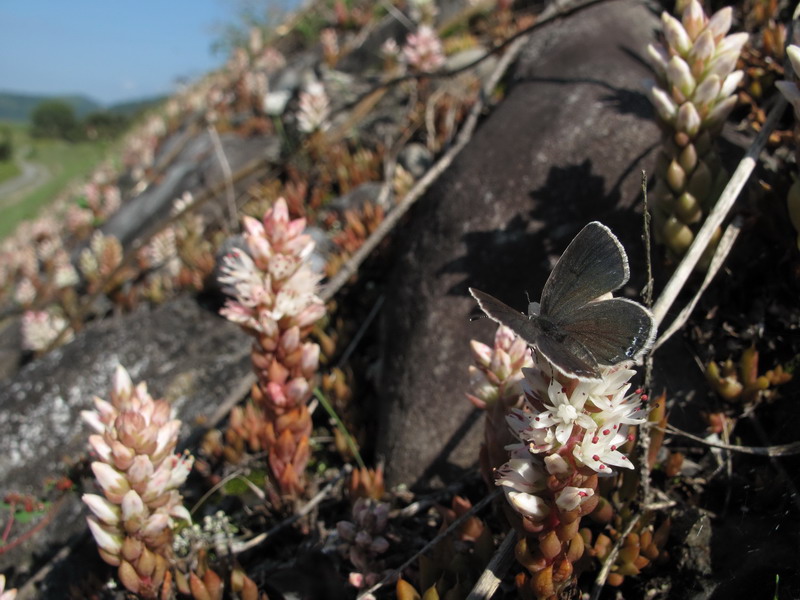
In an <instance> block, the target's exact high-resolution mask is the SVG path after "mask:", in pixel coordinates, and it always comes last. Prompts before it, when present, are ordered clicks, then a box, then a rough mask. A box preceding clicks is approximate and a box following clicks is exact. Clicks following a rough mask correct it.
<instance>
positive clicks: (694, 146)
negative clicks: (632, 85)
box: [647, 0, 747, 262]
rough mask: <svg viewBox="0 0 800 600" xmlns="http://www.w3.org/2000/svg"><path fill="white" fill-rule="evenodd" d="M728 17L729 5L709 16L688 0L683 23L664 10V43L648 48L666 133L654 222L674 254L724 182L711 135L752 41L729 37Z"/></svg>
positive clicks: (653, 92) (726, 110)
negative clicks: (745, 47) (742, 54)
mask: <svg viewBox="0 0 800 600" xmlns="http://www.w3.org/2000/svg"><path fill="white" fill-rule="evenodd" d="M731 14H732V11H731V8H730V7H726V8H723V9H721V10H719V11H718V12H716V13H715V14H714V15H713V16H711V17H710V18H709V17H707V16H706V14H705V13H704V12H703V9H702V7H701V5H700V3H699V2H698V0H690V2H688V3H687V4H686V7H685V9H684V10H683V14H682V17H681V20H680V21H679V20H678V19H676V18H675V17H672V16H671V15H669V14H668V13H666V12H665V13H663V14H662V15H661V21H662V24H663V27H664V36H665V39H666V45H665V46H661V45H653V44H651V45H649V46H648V49H647V51H648V55H649V57H650V60H651V62H652V64H653V67H654V69H655V71H656V75H657V78H658V83H657V85H654V86H652V87H651V89H650V99H651V100H652V102H653V105H654V106H655V108H656V112H657V113H658V116H659V119H660V121H661V123H662V125H663V127H664V130H665V134H666V139H665V142H664V146H663V148H662V151H661V156H660V158H659V165H658V167H657V175H658V184H657V187H656V190H655V197H656V206H655V210H654V227H655V234H656V239H657V240H658V241H660V242H662V243H664V244H666V246H667V247H668V248H669V250H670V251H671V252H672V253H673V254H674V255H675V256H680V255H682V254H683V253H684V252H685V251H686V249H687V248H688V247H689V245H690V244H691V243H692V241H693V240H694V236H695V233H696V230H697V228H699V225H700V224H701V222H702V220H703V217H704V214H705V213H706V212H707V211H708V210H709V209H710V208H711V206H712V205H713V203H714V201H715V200H716V198H717V196H718V195H719V193H720V192H721V189H722V187H724V185H725V183H726V179H727V177H726V175H725V173H724V171H723V170H722V167H721V164H720V160H719V157H718V156H717V154H716V152H715V151H714V148H713V139H714V137H715V136H716V135H717V134H718V133H719V130H720V129H721V128H722V125H723V124H724V122H725V119H726V118H727V117H728V115H729V114H730V112H731V111H732V110H733V108H734V106H735V105H736V101H737V97H736V94H735V92H736V88H737V86H738V85H739V82H740V81H741V80H742V77H743V73H742V71H734V69H735V67H736V61H737V59H738V58H739V53H740V52H741V49H742V46H743V45H744V44H745V42H747V34H746V33H736V34H732V35H726V34H727V32H728V30H729V29H730V26H731ZM714 246H715V244H712V245H711V246H710V248H711V250H710V251H709V254H708V255H707V256H706V257H704V260H705V262H707V261H708V260H710V252H713V247H714Z"/></svg>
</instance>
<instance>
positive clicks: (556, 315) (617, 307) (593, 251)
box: [469, 221, 656, 381]
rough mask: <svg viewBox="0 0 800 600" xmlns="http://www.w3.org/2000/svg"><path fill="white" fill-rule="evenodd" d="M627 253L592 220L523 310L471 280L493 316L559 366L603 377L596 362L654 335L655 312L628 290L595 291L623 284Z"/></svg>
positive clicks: (632, 354)
mask: <svg viewBox="0 0 800 600" xmlns="http://www.w3.org/2000/svg"><path fill="white" fill-rule="evenodd" d="M629 276H630V270H629V268H628V256H627V255H626V254H625V249H624V248H623V247H622V244H620V243H619V240H618V239H617V238H616V236H615V235H614V234H613V233H611V230H610V229H609V228H608V227H606V226H605V225H603V224H602V223H599V222H597V221H593V222H591V223H589V224H588V225H586V227H584V228H583V229H582V230H581V231H580V233H578V235H576V236H575V239H573V240H572V242H570V244H569V246H567V249H566V250H564V254H562V255H561V258H560V259H558V262H557V263H556V266H555V268H554V269H553V272H552V273H550V277H548V278H547V283H545V284H544V290H542V299H541V302H540V303H539V302H531V303H530V304H529V306H528V314H527V315H525V314H523V313H521V312H518V311H516V310H514V309H513V308H511V307H510V306H508V305H507V304H504V303H503V302H501V301H500V300H498V299H497V298H494V297H493V296H490V295H489V294H487V293H485V292H481V291H479V290H476V289H474V288H470V290H469V291H470V293H471V294H472V296H473V297H474V298H475V300H477V301H478V305H479V306H480V307H481V310H483V312H485V313H486V314H487V315H488V316H489V318H490V319H492V320H493V321H496V322H497V323H499V324H501V325H506V326H507V327H510V328H511V329H512V330H513V331H514V332H515V333H516V334H517V335H519V336H520V337H521V338H522V339H524V340H525V341H526V342H528V344H530V345H532V346H534V347H535V348H536V349H537V350H538V352H539V353H540V354H541V355H542V356H543V357H544V358H545V359H547V360H548V361H549V362H550V363H551V364H552V365H553V366H554V367H555V368H556V370H558V371H559V372H561V373H563V374H564V375H566V376H567V377H572V378H575V379H579V380H581V381H593V380H597V379H600V378H601V374H600V367H601V366H609V365H615V364H617V363H619V362H622V361H625V360H635V359H636V358H638V357H640V356H641V355H642V354H643V353H645V352H646V351H647V350H649V349H650V348H651V346H652V345H653V340H654V338H655V333H656V332H655V323H654V321H653V315H652V313H651V312H650V311H649V310H647V309H646V308H645V307H644V306H642V305H641V304H639V303H638V302H634V301H633V300H628V299H627V298H606V299H600V296H603V295H604V294H607V293H608V292H612V291H614V290H616V289H618V288H620V287H622V286H623V285H624V284H625V282H626V281H628V277H629Z"/></svg>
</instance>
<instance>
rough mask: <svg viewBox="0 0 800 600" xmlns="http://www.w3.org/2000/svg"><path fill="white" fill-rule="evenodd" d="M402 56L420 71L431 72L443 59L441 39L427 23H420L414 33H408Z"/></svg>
mask: <svg viewBox="0 0 800 600" xmlns="http://www.w3.org/2000/svg"><path fill="white" fill-rule="evenodd" d="M403 58H404V59H405V61H406V62H407V63H408V65H409V66H410V67H411V68H412V69H414V70H416V71H419V72H420V73H431V72H433V71H436V70H437V69H439V68H440V67H441V66H442V65H443V64H444V61H445V58H444V49H443V48H442V40H441V39H439V36H438V35H437V34H436V32H435V31H434V30H433V29H432V28H431V27H429V26H428V25H420V27H419V29H417V31H416V33H410V34H408V37H407V38H406V43H405V45H404V46H403Z"/></svg>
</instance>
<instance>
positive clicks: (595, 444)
mask: <svg viewBox="0 0 800 600" xmlns="http://www.w3.org/2000/svg"><path fill="white" fill-rule="evenodd" d="M626 441H627V438H626V437H625V435H624V434H623V433H622V432H621V431H620V426H619V424H616V423H614V424H607V425H606V426H604V427H603V428H602V429H597V430H594V431H587V432H586V433H585V434H584V435H583V440H582V441H581V442H580V443H579V444H576V445H575V447H574V448H573V450H572V454H573V455H574V456H575V458H576V459H577V460H578V461H580V462H581V463H582V464H583V465H585V466H587V467H589V468H590V469H592V470H594V471H597V472H598V473H604V474H610V473H612V472H613V471H612V470H611V468H610V467H611V466H615V467H623V468H625V469H632V468H633V465H632V464H631V461H630V460H629V459H628V457H627V456H625V455H624V454H623V453H622V452H620V451H619V450H617V448H619V447H620V446H621V445H622V444H624V443H625V442H626Z"/></svg>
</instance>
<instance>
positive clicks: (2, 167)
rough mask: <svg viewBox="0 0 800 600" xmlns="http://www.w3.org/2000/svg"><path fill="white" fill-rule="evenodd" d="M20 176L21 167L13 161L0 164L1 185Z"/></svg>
mask: <svg viewBox="0 0 800 600" xmlns="http://www.w3.org/2000/svg"><path fill="white" fill-rule="evenodd" d="M19 174H20V170H19V167H18V166H17V164H16V163H15V162H14V161H13V160H10V161H8V162H0V183H3V182H4V181H6V180H7V179H12V178H14V177H16V176H17V175H19Z"/></svg>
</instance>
